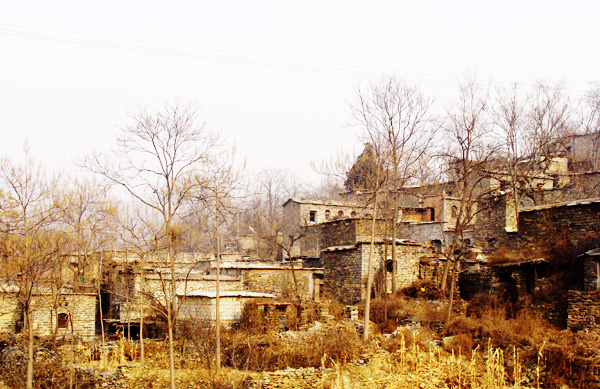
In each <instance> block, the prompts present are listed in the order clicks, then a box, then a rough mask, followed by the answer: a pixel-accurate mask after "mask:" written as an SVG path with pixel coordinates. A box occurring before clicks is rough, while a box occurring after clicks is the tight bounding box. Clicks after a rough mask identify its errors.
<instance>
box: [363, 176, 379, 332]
mask: <svg viewBox="0 0 600 389" xmlns="http://www.w3.org/2000/svg"><path fill="white" fill-rule="evenodd" d="M378 181H379V179H378ZM377 196H378V192H377V191H375V205H374V207H373V223H372V224H371V247H370V249H369V264H368V270H367V291H366V298H365V328H364V331H363V339H364V340H365V341H366V340H368V339H369V322H370V320H369V319H370V314H371V288H372V287H373V280H372V278H373V277H372V273H373V269H372V266H373V251H374V246H375V221H376V220H377V200H378V197H377Z"/></svg>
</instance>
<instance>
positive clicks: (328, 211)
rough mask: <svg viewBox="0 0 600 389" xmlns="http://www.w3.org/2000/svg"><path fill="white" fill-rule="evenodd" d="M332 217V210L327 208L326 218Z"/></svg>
mask: <svg viewBox="0 0 600 389" xmlns="http://www.w3.org/2000/svg"><path fill="white" fill-rule="evenodd" d="M330 217H331V211H330V210H326V211H325V220H329V218H330Z"/></svg>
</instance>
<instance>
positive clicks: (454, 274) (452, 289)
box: [445, 258, 458, 327]
mask: <svg viewBox="0 0 600 389" xmlns="http://www.w3.org/2000/svg"><path fill="white" fill-rule="evenodd" d="M457 263H458V258H455V259H454V262H453V266H452V278H451V279H450V298H449V299H448V312H447V314H446V324H445V325H446V327H447V326H448V323H450V317H451V315H452V303H453V302H454V284H455V283H456V282H455V280H454V279H455V278H456V267H457V266H458V265H457Z"/></svg>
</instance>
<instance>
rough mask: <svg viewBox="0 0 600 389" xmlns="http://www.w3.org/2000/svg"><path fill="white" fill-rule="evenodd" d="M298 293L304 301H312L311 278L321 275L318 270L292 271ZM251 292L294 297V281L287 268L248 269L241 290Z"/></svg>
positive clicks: (300, 269) (312, 283)
mask: <svg viewBox="0 0 600 389" xmlns="http://www.w3.org/2000/svg"><path fill="white" fill-rule="evenodd" d="M294 273H295V275H296V282H297V283H298V293H299V294H300V297H301V298H303V299H306V300H311V299H313V297H314V296H313V287H314V282H313V278H314V275H315V274H323V270H320V269H303V268H298V269H295V270H294ZM240 290H248V291H252V292H262V293H273V294H275V295H276V296H279V297H283V298H291V297H295V295H296V292H295V287H294V279H293V277H292V271H291V270H290V269H289V268H287V269H286V268H283V269H270V270H269V269H250V270H247V271H246V272H245V276H244V281H243V288H242V289H240Z"/></svg>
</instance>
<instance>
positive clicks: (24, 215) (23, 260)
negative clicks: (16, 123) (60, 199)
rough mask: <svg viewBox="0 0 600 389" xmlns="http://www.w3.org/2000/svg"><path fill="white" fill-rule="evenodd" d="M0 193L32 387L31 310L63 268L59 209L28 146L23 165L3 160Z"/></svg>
mask: <svg viewBox="0 0 600 389" xmlns="http://www.w3.org/2000/svg"><path fill="white" fill-rule="evenodd" d="M1 165H2V168H1V169H0V185H1V190H0V193H2V195H3V200H4V201H3V209H2V213H3V214H2V219H1V220H0V222H1V223H2V225H1V233H2V235H3V237H2V238H3V239H2V242H3V247H2V250H3V251H4V254H6V258H10V261H7V262H4V263H3V264H2V269H1V271H2V277H3V278H4V282H5V283H4V284H3V285H5V286H6V287H8V288H11V291H12V292H15V293H16V296H17V301H18V303H19V305H20V306H21V308H22V310H23V315H24V320H25V328H26V331H27V339H28V341H27V377H26V379H27V382H26V387H27V388H32V387H33V360H34V353H33V346H34V333H33V323H32V314H33V311H34V310H35V309H36V306H35V300H34V295H36V294H37V295H40V296H41V295H46V294H47V289H46V286H48V285H53V282H52V276H53V275H54V274H55V271H56V269H59V268H60V267H61V264H60V263H58V262H59V261H61V260H63V259H64V258H65V256H64V255H61V254H63V249H64V246H65V245H66V242H65V241H64V236H63V234H60V233H58V231H57V230H56V229H55V228H54V221H55V217H56V214H57V211H56V207H55V206H54V198H53V194H54V193H53V191H52V187H53V184H51V183H49V182H48V181H47V179H46V175H45V172H44V170H43V169H42V168H41V166H40V165H39V164H37V163H36V162H34V161H33V159H32V158H31V157H30V156H29V148H28V146H27V145H26V146H25V161H24V162H23V163H21V164H18V163H15V162H13V161H12V160H11V159H9V158H4V159H2V162H1Z"/></svg>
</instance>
